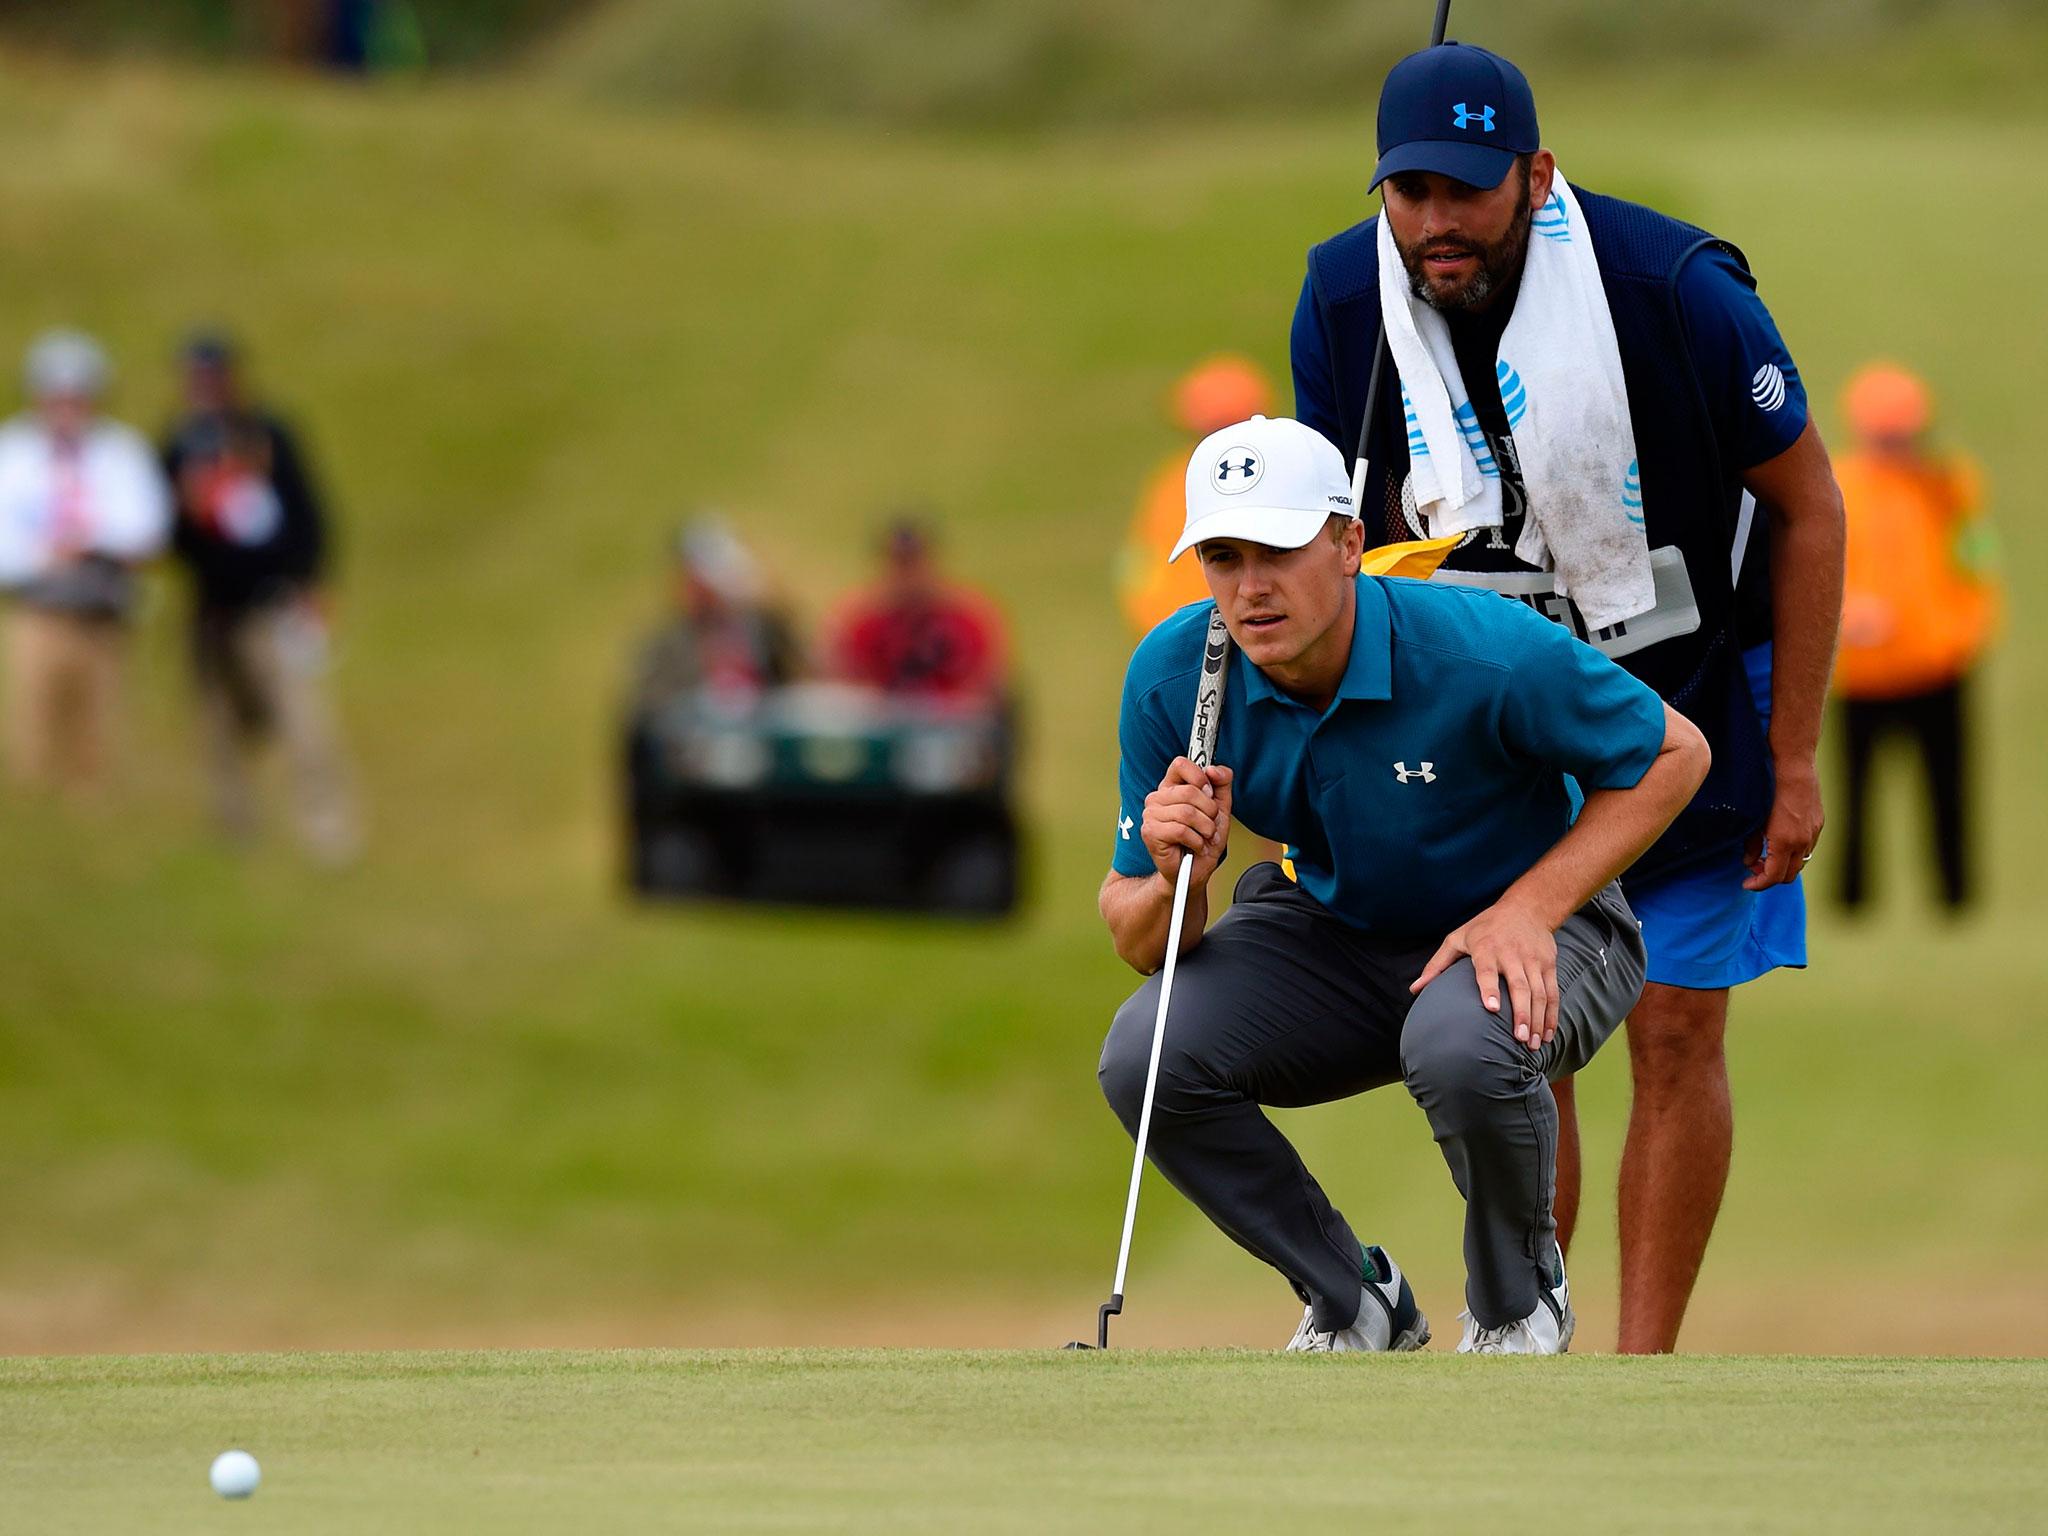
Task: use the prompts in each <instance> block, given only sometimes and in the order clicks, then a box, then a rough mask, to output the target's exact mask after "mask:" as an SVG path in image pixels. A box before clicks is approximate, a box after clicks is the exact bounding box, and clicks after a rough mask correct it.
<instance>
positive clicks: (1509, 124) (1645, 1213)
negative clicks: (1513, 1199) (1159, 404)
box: [1293, 43, 1844, 1352]
mask: <svg viewBox="0 0 2048 1536" xmlns="http://www.w3.org/2000/svg"><path fill="white" fill-rule="evenodd" d="M1378 148H1379V162H1378V165H1377V166H1376V168H1375V169H1374V172H1373V180H1372V184H1373V186H1374V187H1376V188H1377V189H1378V190H1379V192H1380V197H1381V210H1382V212H1381V216H1379V217H1376V218H1371V219H1367V220H1365V221H1364V222H1363V223H1361V224H1358V225H1355V226H1354V227H1352V228H1351V229H1348V230H1346V231H1344V232H1343V233H1342V234H1339V235H1336V236H1334V237H1332V238H1331V239H1328V240H1325V241H1323V242H1322V243H1321V244H1320V245H1317V246H1316V247H1315V248H1314V249H1313V250H1312V251H1310V253H1309V259H1308V277H1307V280H1306V282H1305V283H1304V284H1303V287H1302V291H1301V298H1300V303H1299V305H1298V307H1297V309H1296V312H1295V317H1294V328H1293V364H1294V382H1295V399H1296V410H1297V413H1298V414H1299V415H1300V417H1301V419H1302V420H1303V421H1304V422H1306V423H1307V424H1308V425H1310V426H1312V427H1314V428H1316V429H1317V430H1318V431H1320V432H1322V433H1324V434H1325V435H1326V436H1328V437H1330V438H1331V439H1332V440H1333V441H1335V442H1336V443H1337V444H1338V445H1339V446H1340V447H1341V448H1342V449H1343V450H1344V452H1345V453H1346V455H1347V456H1349V455H1350V454H1351V453H1352V452H1353V451H1354V450H1355V448H1356V445H1357V444H1358V442H1359V429H1360V423H1361V421H1362V419H1363V417H1364V414H1365V400H1366V395H1367V393H1368V382H1369V379H1370V376H1371V372H1372V368H1373V358H1374V353H1375V350H1376V348H1377V347H1378V346H1379V345H1380V344H1381V340H1382V336H1383V335H1384V338H1385V342H1386V345H1387V347H1388V350H1389V353H1390V359H1391V363H1392V366H1391V367H1389V368H1388V369H1387V371H1386V376H1385V381H1384V384H1383V387H1382V389H1381V391H1380V393H1379V395H1378V397H1377V399H1376V402H1375V407H1374V414H1373V420H1372V422H1371V424H1370V429H1369V432H1368V434H1367V442H1366V458H1367V460H1368V463H1369V465H1370V475H1369V478H1368V480H1367V483H1366V485H1365V487H1364V498H1363V504H1362V506H1361V509H1360V510H1361V515H1362V516H1363V518H1364V520H1365V524H1366V544H1367V546H1368V548H1370V547H1372V546H1375V545H1379V544H1382V543H1385V542H1388V541H1390V540H1399V541H1408V540H1415V539H1421V538H1436V539H1452V540H1456V543H1455V546H1454V547H1453V548H1452V549H1451V550H1450V552H1449V553H1448V555H1447V556H1446V557H1445V559H1444V563H1443V568H1442V570H1441V571H1440V572H1439V574H1438V575H1437V576H1436V577H1435V578H1434V579H1435V580H1436V581H1438V582H1454V583H1462V584H1465V585H1468V586H1472V587H1477V588H1481V589H1489V588H1490V589H1491V590H1493V591H1495V592H1498V593H1501V594H1504V595H1506V596H1509V597H1512V598H1516V599H1519V600H1520V602H1521V603H1522V604H1525V605H1527V606H1528V607H1530V608H1531V609H1533V610H1534V611H1535V612H1537V613H1540V614H1543V615H1545V616H1547V617H1549V618H1551V619H1553V620H1555V621H1557V622H1558V623H1559V624H1560V625H1562V626H1564V627H1565V628H1566V629H1567V630H1569V631H1570V632H1571V633H1573V634H1575V635H1577V636H1579V637H1581V638H1584V639H1586V640H1588V641H1589V642H1590V643H1591V644H1593V645H1594V646H1596V647H1597V648H1598V649H1600V650H1601V651H1603V652H1604V653H1605V654H1606V655H1608V656H1609V657H1612V658H1614V659H1615V660H1617V661H1618V662H1619V663H1620V664H1621V665H1622V666H1623V667H1625V668H1626V669H1627V670H1628V671H1630V672H1631V673H1633V674H1634V675H1635V676H1636V677H1638V678H1640V679H1642V680H1643V681H1644V682H1645V683H1647V684H1649V685H1650V686H1651V687H1652V688H1654V689H1655V690H1656V691H1657V693H1658V694H1659V695H1660V696H1661V697H1662V698H1663V699H1664V700H1665V701H1666V702H1667V703H1669V704H1671V705H1673V706H1675V707H1676V708H1677V709H1678V710H1679V711H1680V712H1681V713H1683V714H1684V715H1686V716H1687V717H1688V718H1689V719H1690V720H1691V721H1692V722H1693V723H1694V724H1695V725H1697V726H1698V727H1699V728H1700V730H1701V731H1702V732H1703V733H1704V734H1705V736H1706V738H1707V740H1708V742H1709V744H1710V745H1711V747H1712V749H1713V754H1714V760H1713V768H1712V772H1711V773H1710V775H1709V776H1708V779H1707V781H1706V783H1705V785H1704V786H1703V787H1702V788H1701V790H1700V792H1699V794H1698V795H1697V796H1696V797H1695V798H1694V800H1693V801H1692V803H1691V804H1690V805H1688V806H1687V807H1686V809H1685V810H1684V812H1683V813H1682V814H1680V816H1679V817H1678V819H1677V820H1676V821H1675V822H1674V823H1673V825H1672V827H1671V828H1670V830H1669V831H1668V832H1666V833H1665V835H1664V836H1663V837H1662V838H1661V839H1659V840H1658V842H1657V843H1656V845H1655V846H1654V847H1652V848H1651V849H1650V850H1649V851H1648V852H1647V853H1646V854H1644V856H1643V857H1642V858H1640V859H1639V860H1637V861H1636V863H1635V864H1634V865H1633V867H1631V868H1630V869H1629V871H1628V872H1627V874H1626V875H1625V876H1624V877H1623V882H1622V883H1623V888H1624V890H1625V891H1626V892H1627V895H1628V900H1629V903H1630V905H1631V907H1633V908H1634V910H1635V913H1636V916H1637V917H1638V918H1639V919H1640V920H1641V923H1642V927H1643V936H1644V939H1645V942H1646V944H1647V947H1648V951H1649V982H1648V985H1647V986H1646V988H1645V989H1644V992H1643V997H1642V1000H1641V1002H1640V1003H1639V1004H1638V1005H1637V1006H1636V1008H1635V1010H1634V1012H1633V1013H1631V1014H1630V1016H1629V1027H1628V1042H1629V1060H1630V1065H1631V1069H1632V1074H1633V1078H1634V1088H1635V1093H1634V1099H1633V1103H1632V1109H1631V1113H1630V1120H1629V1130H1628V1138H1627V1143H1626V1146H1625V1148H1624V1150H1623V1153H1622V1162H1621V1184H1620V1228H1621V1324H1620V1347H1621V1349H1623V1350H1624V1351H1642V1352H1648V1351H1662V1350H1669V1349H1672V1348H1674V1347H1675V1346H1676V1343H1677V1339H1678V1331H1679V1325H1680V1323H1681V1322H1682V1321H1683V1319H1684V1316H1685V1308H1686V1304H1687V1301H1688V1299H1689V1298H1690V1296H1691V1294H1692V1287H1693V1283H1694V1281H1695V1279H1696V1278H1697V1276H1698V1273H1699V1268H1700V1264H1701V1261H1702V1259H1703V1257H1704V1255H1705V1253H1706V1247H1707V1241H1708V1238H1709V1237H1710V1235H1711V1234H1712V1231H1713V1225H1714V1217H1715V1214H1716V1212H1717V1211H1718V1210H1719V1208H1720V1203H1721V1195H1722V1191H1723V1188H1724V1187H1725V1185H1726V1182H1727V1175H1728V1166H1729V1160H1730V1155H1731V1151H1732V1147H1733V1140H1734V1124H1733V1113H1732V1109H1731V1107H1730V1101H1729V1089H1728V1073H1727V1066H1726V1062H1725V1058H1724V1055H1723V1046H1722V1041H1723V1036H1724V1033H1725V1031H1726V1028H1727V1020H1728V993H1729V989H1730V988H1731V987H1734V986H1738V985H1741V984H1742V983H1744V982H1748V981H1752V980H1754V979H1756V978H1757V977H1759V976H1761V975H1763V974H1765V973H1766V972H1768V971H1770V970H1772V969H1773V968H1775V967H1778V966H1803V965H1804V964H1805V963H1806V917H1805V905H1804V896H1803V894H1802V892H1801V889H1800V884H1799V874H1800V869H1801V867H1802V866H1803V865H1804V863H1805V861H1806V860H1807V859H1808V858H1810V857H1811V856H1812V853H1813V849H1814V844H1815V841H1816V839H1817V838H1818V836H1819V834H1820V828H1821V797H1820V783H1819V777H1818V774H1817V771H1816V768H1815V762H1814V754H1815V750H1816V747H1817V744H1818V742H1819V739H1820V724H1821V709H1822V704H1823V701H1824V699H1825V696H1826V690H1827V683H1828V675H1829V670H1830V661H1831V657H1832V653H1833V647H1834V642H1835V632H1836V629H1837V626H1838V623H1839V620H1840V616H1841V599H1842V570H1843V543H1844V533H1843V518H1842V503H1841V497H1840V494H1839V492H1838V491H1837V489H1836V486H1835V479H1834V475H1833V472H1832V470H1831V469H1830V467H1829V463H1828V456H1827V452H1826V450H1825V449H1824V448H1823V447H1822V445H1821V440H1820V437H1819V435H1818V433H1817V432H1816V431H1815V430H1814V427H1813V423H1812V422H1811V421H1810V420H1809V419H1808V416H1807V409H1806V394H1805V390H1804V389H1803V387H1802V386H1801V383H1800V377H1799V370H1798V368H1797V367H1795V366H1794V364H1793V361H1792V358H1791V356H1790V354H1789V353H1788V352H1787V351H1786V348H1785V344H1784V342H1783V340H1782V339H1781V338H1780V336H1779V334H1778V330H1777V327H1776V325H1775V324H1774V323H1773V322H1772V319H1771V316H1770V314H1769V312H1768V311H1767V310H1766V309H1765V308H1764V305H1763V302H1762V301H1761V300H1760V299H1759V298H1758V296H1757V292H1756V281H1755V279H1754V278H1753V277H1752V276H1751V275H1750V271H1749V267H1748V264H1747V262H1746V261H1745V260H1744V258H1743V255H1742V253H1741V252H1740V251H1739V250H1737V249H1736V248H1735V247H1734V246H1732V245H1730V244H1729V243H1727V242H1726V241H1724V240H1719V239H1716V238H1715V237H1714V236H1712V235H1710V234H1708V233H1706V232H1705V231H1704V230H1700V229H1696V228H1694V227H1693V226H1691V225H1689V224H1683V223H1680V222H1679V221H1678V220H1676V219H1672V218H1667V217H1666V216H1665V215H1663V214H1661V213H1657V212H1654V211H1653V210H1651V209H1649V208H1645V207H1641V206H1639V205H1637V204H1633V203H1626V202H1622V201H1619V200H1617V199H1615V198H1610V197H1602V196H1598V195H1596V194H1595V193H1592V192H1588V191H1585V190H1584V189H1580V188H1575V187H1573V186H1571V185H1569V184H1568V183H1567V182H1566V180H1565V178H1564V177H1563V176H1562V175H1561V174H1559V172H1558V170H1557V166H1556V162H1555V160H1554V158H1553V157H1552V155H1551V153H1550V151H1549V150H1547V149H1545V148H1543V144H1542V138H1541V135H1540V134H1539V132H1538V129H1537V122H1536V105H1535V99H1534V96H1533V95H1532V93H1531V91H1530V88H1529V83H1528V81H1527V80H1526V79H1525V78H1524V77H1523V75H1522V72H1521V71H1520V70H1519V69H1517V68H1516V67H1515V66H1514V65H1513V64H1511V63H1509V62H1508V61H1507V60H1506V59H1503V58H1500V57H1498V56H1497V55H1495V54H1492V53H1488V52H1486V51H1485V50H1484V49H1480V48H1473V47H1465V46H1460V45H1458V44H1456V43H1452V44H1446V45H1444V46H1440V47H1436V48H1431V49H1427V50H1425V51H1423V52H1421V53H1418V54H1414V55H1411V56H1410V57H1408V58H1406V59H1404V60H1402V61H1401V62H1400V63H1399V64H1397V65H1396V66H1395V67H1394V69H1393V71H1392V72H1391V73H1390V74H1389V75H1388V76H1387V80H1386V85H1385V87H1384V89H1383V91H1382V92H1381V96H1380V105H1379V144H1378ZM1500 659H1503V660H1505V659H1508V658H1506V657H1502V658H1500ZM1556 1092H1557V1099H1558V1107H1559V1111H1560V1115H1561V1126H1562V1141H1561V1150H1560V1157H1559V1169H1558V1185H1559V1189H1558V1220H1559V1225H1560V1228H1561V1229H1562V1230H1561V1236H1562V1238H1563V1240H1564V1242H1565V1244H1566V1245H1567V1246H1569V1243H1570V1234H1571V1227H1572V1225H1573V1221H1574V1217H1575V1215H1576V1211H1577V1206H1578V1190H1579V1160H1578V1135H1577V1124H1576V1119H1575V1116H1574V1112H1573V1108H1572V1098H1571V1092H1570V1082H1569V1080H1568V1079H1566V1080H1560V1081H1559V1082H1558V1083H1557V1084H1556Z"/></svg>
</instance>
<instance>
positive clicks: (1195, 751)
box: [1098, 608, 1230, 1344]
mask: <svg viewBox="0 0 2048 1536" xmlns="http://www.w3.org/2000/svg"><path fill="white" fill-rule="evenodd" d="M1229 661H1230V629H1229V626H1227V625H1226V624H1225V623H1224V622H1223V610H1222V609H1221V608H1216V609H1213V610H1211V612H1210V614H1209V632H1208V636H1207V639H1206V641H1205V642H1204V645H1203V648H1202V673H1201V677H1200V679H1199V680H1198V681H1197V682H1196V684H1195V719H1194V724H1193V725H1192V726H1191V727H1190V728H1189V730H1188V756H1189V757H1190V758H1192V759H1193V760H1194V762H1195V763H1196V764H1197V765H1198V766H1199V767H1202V768H1207V767H1209V766H1210V764H1212V763H1213V762H1214V761H1215V760H1216V731H1217V727H1218V726H1219V725H1220V724H1221V723H1222V719H1223V678H1224V669H1225V667H1226V666H1227V665H1228V664H1229ZM1194 872H1195V856H1194V854H1193V853H1190V852H1185V851H1184V852H1183V853H1182V854H1181V858H1180V869H1179V871H1178V872H1177V873H1176V874H1175V875H1174V880H1173V916H1172V919H1171V921H1170V922H1169V923H1168V924H1167V929H1166V964H1165V967H1164V969H1163V970H1162V971H1161V973H1160V977H1159V1010H1158V1012H1157V1013H1155V1014H1154V1015H1153V1018H1152V1059H1151V1060H1150V1062H1149V1063H1147V1065H1146V1067H1145V1102H1144V1107H1143V1108H1142V1109H1140V1110H1139V1111H1138V1145H1137V1148H1136V1150H1135V1151H1134V1152H1133V1154H1132V1157H1131V1188H1130V1193H1129V1194H1128V1195H1126V1196H1125V1197H1124V1235H1123V1240H1122V1241H1121V1242H1119V1243H1118V1244H1117V1250H1116V1283H1115V1284H1114V1285H1112V1286H1111V1287H1110V1288H1109V1305H1108V1307H1107V1308H1106V1309H1105V1311H1104V1313H1103V1315H1102V1319H1101V1323H1100V1327H1099V1333H1098V1337H1099V1338H1100V1339H1101V1340H1102V1342H1103V1343H1105V1344H1106V1343H1107V1342H1108V1339H1109V1317H1110V1315H1111V1314H1112V1313H1114V1312H1119V1311H1121V1310H1122V1309H1123V1296H1124V1274H1125V1272H1126V1271H1127V1270H1128V1269H1129V1268H1130V1263H1131V1232H1132V1229H1133V1228H1134V1227H1135V1226H1136V1225H1137V1221H1138V1186H1139V1185H1140V1184H1141V1183H1142V1182H1143V1181H1144V1177H1145V1147H1146V1144H1147V1142H1148V1141H1149V1140H1150V1138H1151V1134H1152V1094H1153V1090H1154V1089H1155V1088H1156V1087H1157V1086H1158V1083H1159V1056H1160V1052H1161V1050H1162V1049H1163V1048H1164V1047H1165V1044H1166V1010H1167V1008H1168V1006H1169V1005H1170V1004H1171V1002H1172V1001H1173V972H1174V966H1175V963H1176V962H1177V961H1178V960H1179V959H1180V935H1181V928H1182V926H1183V925H1184V924H1185V922H1186V920H1187V914H1188V892H1189V889H1190V886H1191V883H1192V881H1193V879H1194Z"/></svg>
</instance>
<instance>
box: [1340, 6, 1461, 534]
mask: <svg viewBox="0 0 2048 1536" xmlns="http://www.w3.org/2000/svg"><path fill="white" fill-rule="evenodd" d="M1450 24H1451V0H1436V21H1435V22H1434V23H1433V24H1432V25H1431V27H1430V29H1429V46H1430V47H1432V48H1436V47H1440V46H1441V45H1442V43H1443V40H1444V29H1445V28H1446V27H1448V26H1449V25H1450ZM1382 204H1383V206H1382V207H1381V210H1380V217H1381V218H1385V217H1386V216H1387V215H1386V209H1385V207H1384V199H1383V200H1382ZM1386 372H1387V328H1386V327H1385V326H1381V327H1380V339H1379V344H1378V345H1377V346H1375V347H1374V348H1373V350H1372V373H1371V374H1370V375H1368V377H1367V379H1366V385H1365V414H1364V415H1363V416H1361V417H1360V418H1359V419H1358V454H1357V456H1356V457H1355V458H1354V459H1353V460H1352V462H1351V508H1352V510H1353V511H1354V512H1356V513H1357V514H1358V515H1359V516H1360V517H1364V516H1365V477H1366V472H1367V470H1368V469H1369V468H1370V465H1369V464H1368V462H1367V460H1366V456H1365V444H1366V439H1368V438H1369V437H1371V436H1372V417H1373V412H1374V411H1376V410H1378V409H1379V403H1380V380H1381V379H1382V378H1384V377H1385V376H1386Z"/></svg>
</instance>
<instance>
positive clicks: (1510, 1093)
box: [1401, 965, 1535, 1130]
mask: <svg viewBox="0 0 2048 1536" xmlns="http://www.w3.org/2000/svg"><path fill="white" fill-rule="evenodd" d="M1517 1049H1519V1048H1518V1047H1516V1045H1515V1043H1514V1040H1513V1039H1512V1037H1511V1033H1510V1029H1509V1026H1508V1025H1507V1024H1506V1023H1505V1022H1504V1021H1503V1020H1502V1019H1501V1018H1500V1017H1499V1015H1497V1014H1494V1013H1491V1012H1489V1011H1488V1010H1487V1008H1486V1006H1485V1005H1484V1004H1483V1003H1481V1002H1480V1000H1479V988H1478V985H1477V983H1476V982H1475V981H1474V979H1473V976H1472V970H1471V967H1470V966H1469V965H1464V966H1461V967H1457V968H1454V969H1453V970H1451V971H1450V972H1447V973H1446V974H1445V975H1443V976H1441V977H1439V978H1438V979H1437V980H1436V981H1434V982H1432V983H1431V984H1430V985H1429V986H1428V987H1427V988H1426V989H1425V990H1424V991H1423V994H1422V996H1421V997H1419V998H1417V999H1416V1000H1415V1006H1414V1007H1412V1008H1410V1009H1409V1010H1408V1018H1407V1022H1406V1023H1405V1024H1403V1026H1402V1028H1401V1072H1402V1076H1403V1077H1404V1078H1405V1079H1406V1081H1407V1084H1408V1091H1409V1093H1411V1094H1412V1095H1414V1097H1415V1102H1416V1103H1418V1104H1420V1105H1421V1106H1422V1108H1423V1109H1424V1111H1426V1112H1427V1113H1428V1115H1429V1117H1430V1120H1431V1122H1432V1123H1433V1124H1435V1125H1436V1126H1437V1127H1438V1128H1439V1130H1442V1129H1444V1128H1453V1129H1455V1128H1457V1127H1459V1126H1468V1125H1472V1124H1476V1123H1478V1122H1479V1121H1482V1120H1484V1119H1485V1118H1487V1117H1488V1116H1490V1115H1492V1114H1493V1113H1494V1112H1495V1111H1496V1110H1497V1109H1498V1107H1499V1106H1500V1104H1501V1103H1502V1102H1503V1101H1505V1100H1509V1099H1513V1098H1515V1097H1517V1096H1518V1095H1519V1092H1520V1089H1521V1087H1522V1085H1523V1084H1524V1083H1525V1082H1526V1081H1528V1079H1529V1078H1530V1077H1531V1075H1532V1074H1533V1073H1534V1071H1535V1068H1534V1065H1533V1063H1532V1062H1528V1061H1519V1060H1517V1059H1516V1057H1515V1054H1514V1053H1515V1051H1516V1050H1517Z"/></svg>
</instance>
